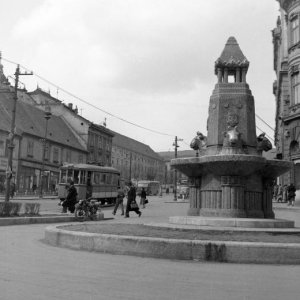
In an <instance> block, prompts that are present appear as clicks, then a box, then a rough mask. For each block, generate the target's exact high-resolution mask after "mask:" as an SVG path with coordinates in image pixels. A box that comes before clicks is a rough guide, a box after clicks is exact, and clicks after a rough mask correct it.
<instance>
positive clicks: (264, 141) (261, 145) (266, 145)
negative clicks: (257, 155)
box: [257, 132, 272, 152]
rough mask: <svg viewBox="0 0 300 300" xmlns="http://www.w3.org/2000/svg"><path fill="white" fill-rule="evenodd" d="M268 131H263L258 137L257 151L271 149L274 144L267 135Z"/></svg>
mask: <svg viewBox="0 0 300 300" xmlns="http://www.w3.org/2000/svg"><path fill="white" fill-rule="evenodd" d="M265 135H266V133H265V132H263V133H261V134H260V135H259V136H258V137H257V151H259V152H262V151H269V150H271V149H272V144H271V142H270V140H269V139H268V138H266V137H265Z"/></svg>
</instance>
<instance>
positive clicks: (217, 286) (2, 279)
mask: <svg viewBox="0 0 300 300" xmlns="http://www.w3.org/2000/svg"><path fill="white" fill-rule="evenodd" d="M149 200H150V204H149V205H148V207H147V208H146V209H144V210H142V211H143V215H142V217H141V218H138V217H137V216H135V215H133V213H131V217H130V218H129V219H124V218H123V217H122V216H120V213H119V212H118V214H117V215H116V216H115V218H114V219H113V220H110V221H109V222H130V223H143V222H156V221H157V222H167V219H168V216H169V215H170V216H171V215H184V214H185V213H186V210H187V207H188V204H187V203H172V202H171V203H166V201H170V200H172V197H171V196H169V198H166V197H163V198H159V197H151V198H150V199H149ZM38 201H43V202H42V211H43V212H53V211H54V212H59V210H60V207H59V206H57V203H58V201H57V200H38ZM103 211H104V214H105V217H113V216H112V214H111V211H112V208H105V209H103ZM275 213H276V216H277V213H278V214H279V215H280V214H283V215H285V217H287V216H289V217H291V218H294V219H295V220H296V223H299V219H300V218H299V215H300V210H299V209H293V210H291V209H279V210H276V211H275ZM279 217H281V216H279ZM105 222H106V221H105ZM100 224H101V223H100ZM46 226H47V225H45V224H43V225H17V226H8V227H7V226H4V227H0V237H1V243H0V253H1V259H0V299H3V300H18V299H30V300H34V299H39V300H41V299H47V300H48V299H62V300H64V299H72V300H77V299H80V300H81V299H88V300H94V299H95V300H96V299H97V300H98V299H105V300H110V299H113V300H114V299H116V300H119V299H125V300H126V299H130V300H134V299H137V300H138V299H146V300H148V299H151V300H156V299H157V300H165V299H170V300H171V299H172V300H177V299H178V300H179V299H186V300H195V299H203V300H208V299H209V300H218V299H222V300H224V299H225V300H226V299H230V300H235V299H239V300H240V299H247V300H250V299H257V300H261V299H285V300H289V299H293V300H294V299H298V298H299V292H300V288H299V284H298V280H297V279H298V278H299V276H300V266H286V265H275V266H274V265H242V264H225V263H223V264H218V263H200V262H191V261H175V260H164V259H151V258H143V257H133V256H120V255H111V254H103V253H93V252H82V251H74V250H70V249H64V248H56V247H52V246H49V245H47V244H45V243H44V242H43V237H44V229H45V227H46Z"/></svg>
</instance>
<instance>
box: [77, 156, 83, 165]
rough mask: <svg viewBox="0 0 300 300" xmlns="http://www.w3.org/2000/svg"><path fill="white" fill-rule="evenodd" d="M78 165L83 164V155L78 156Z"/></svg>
mask: <svg viewBox="0 0 300 300" xmlns="http://www.w3.org/2000/svg"><path fill="white" fill-rule="evenodd" d="M78 163H79V164H81V163H83V155H82V154H78Z"/></svg>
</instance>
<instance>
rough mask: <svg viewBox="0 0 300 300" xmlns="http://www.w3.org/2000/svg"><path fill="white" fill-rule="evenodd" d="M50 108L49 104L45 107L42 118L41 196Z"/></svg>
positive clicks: (41, 195)
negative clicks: (43, 124)
mask: <svg viewBox="0 0 300 300" xmlns="http://www.w3.org/2000/svg"><path fill="white" fill-rule="evenodd" d="M51 115H52V114H51V109H50V106H46V107H45V114H44V118H45V119H46V128H45V137H44V139H43V140H42V141H43V153H42V168H41V171H40V179H39V181H40V194H39V197H40V198H43V175H44V171H45V154H46V147H47V133H48V121H49V119H50V118H51Z"/></svg>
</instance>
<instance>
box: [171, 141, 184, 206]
mask: <svg viewBox="0 0 300 300" xmlns="http://www.w3.org/2000/svg"><path fill="white" fill-rule="evenodd" d="M179 141H180V142H181V141H183V139H179V138H177V136H175V142H174V143H173V146H174V147H175V158H177V148H178V147H179V146H178V142H179ZM174 201H177V170H176V169H175V172H174Z"/></svg>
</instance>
